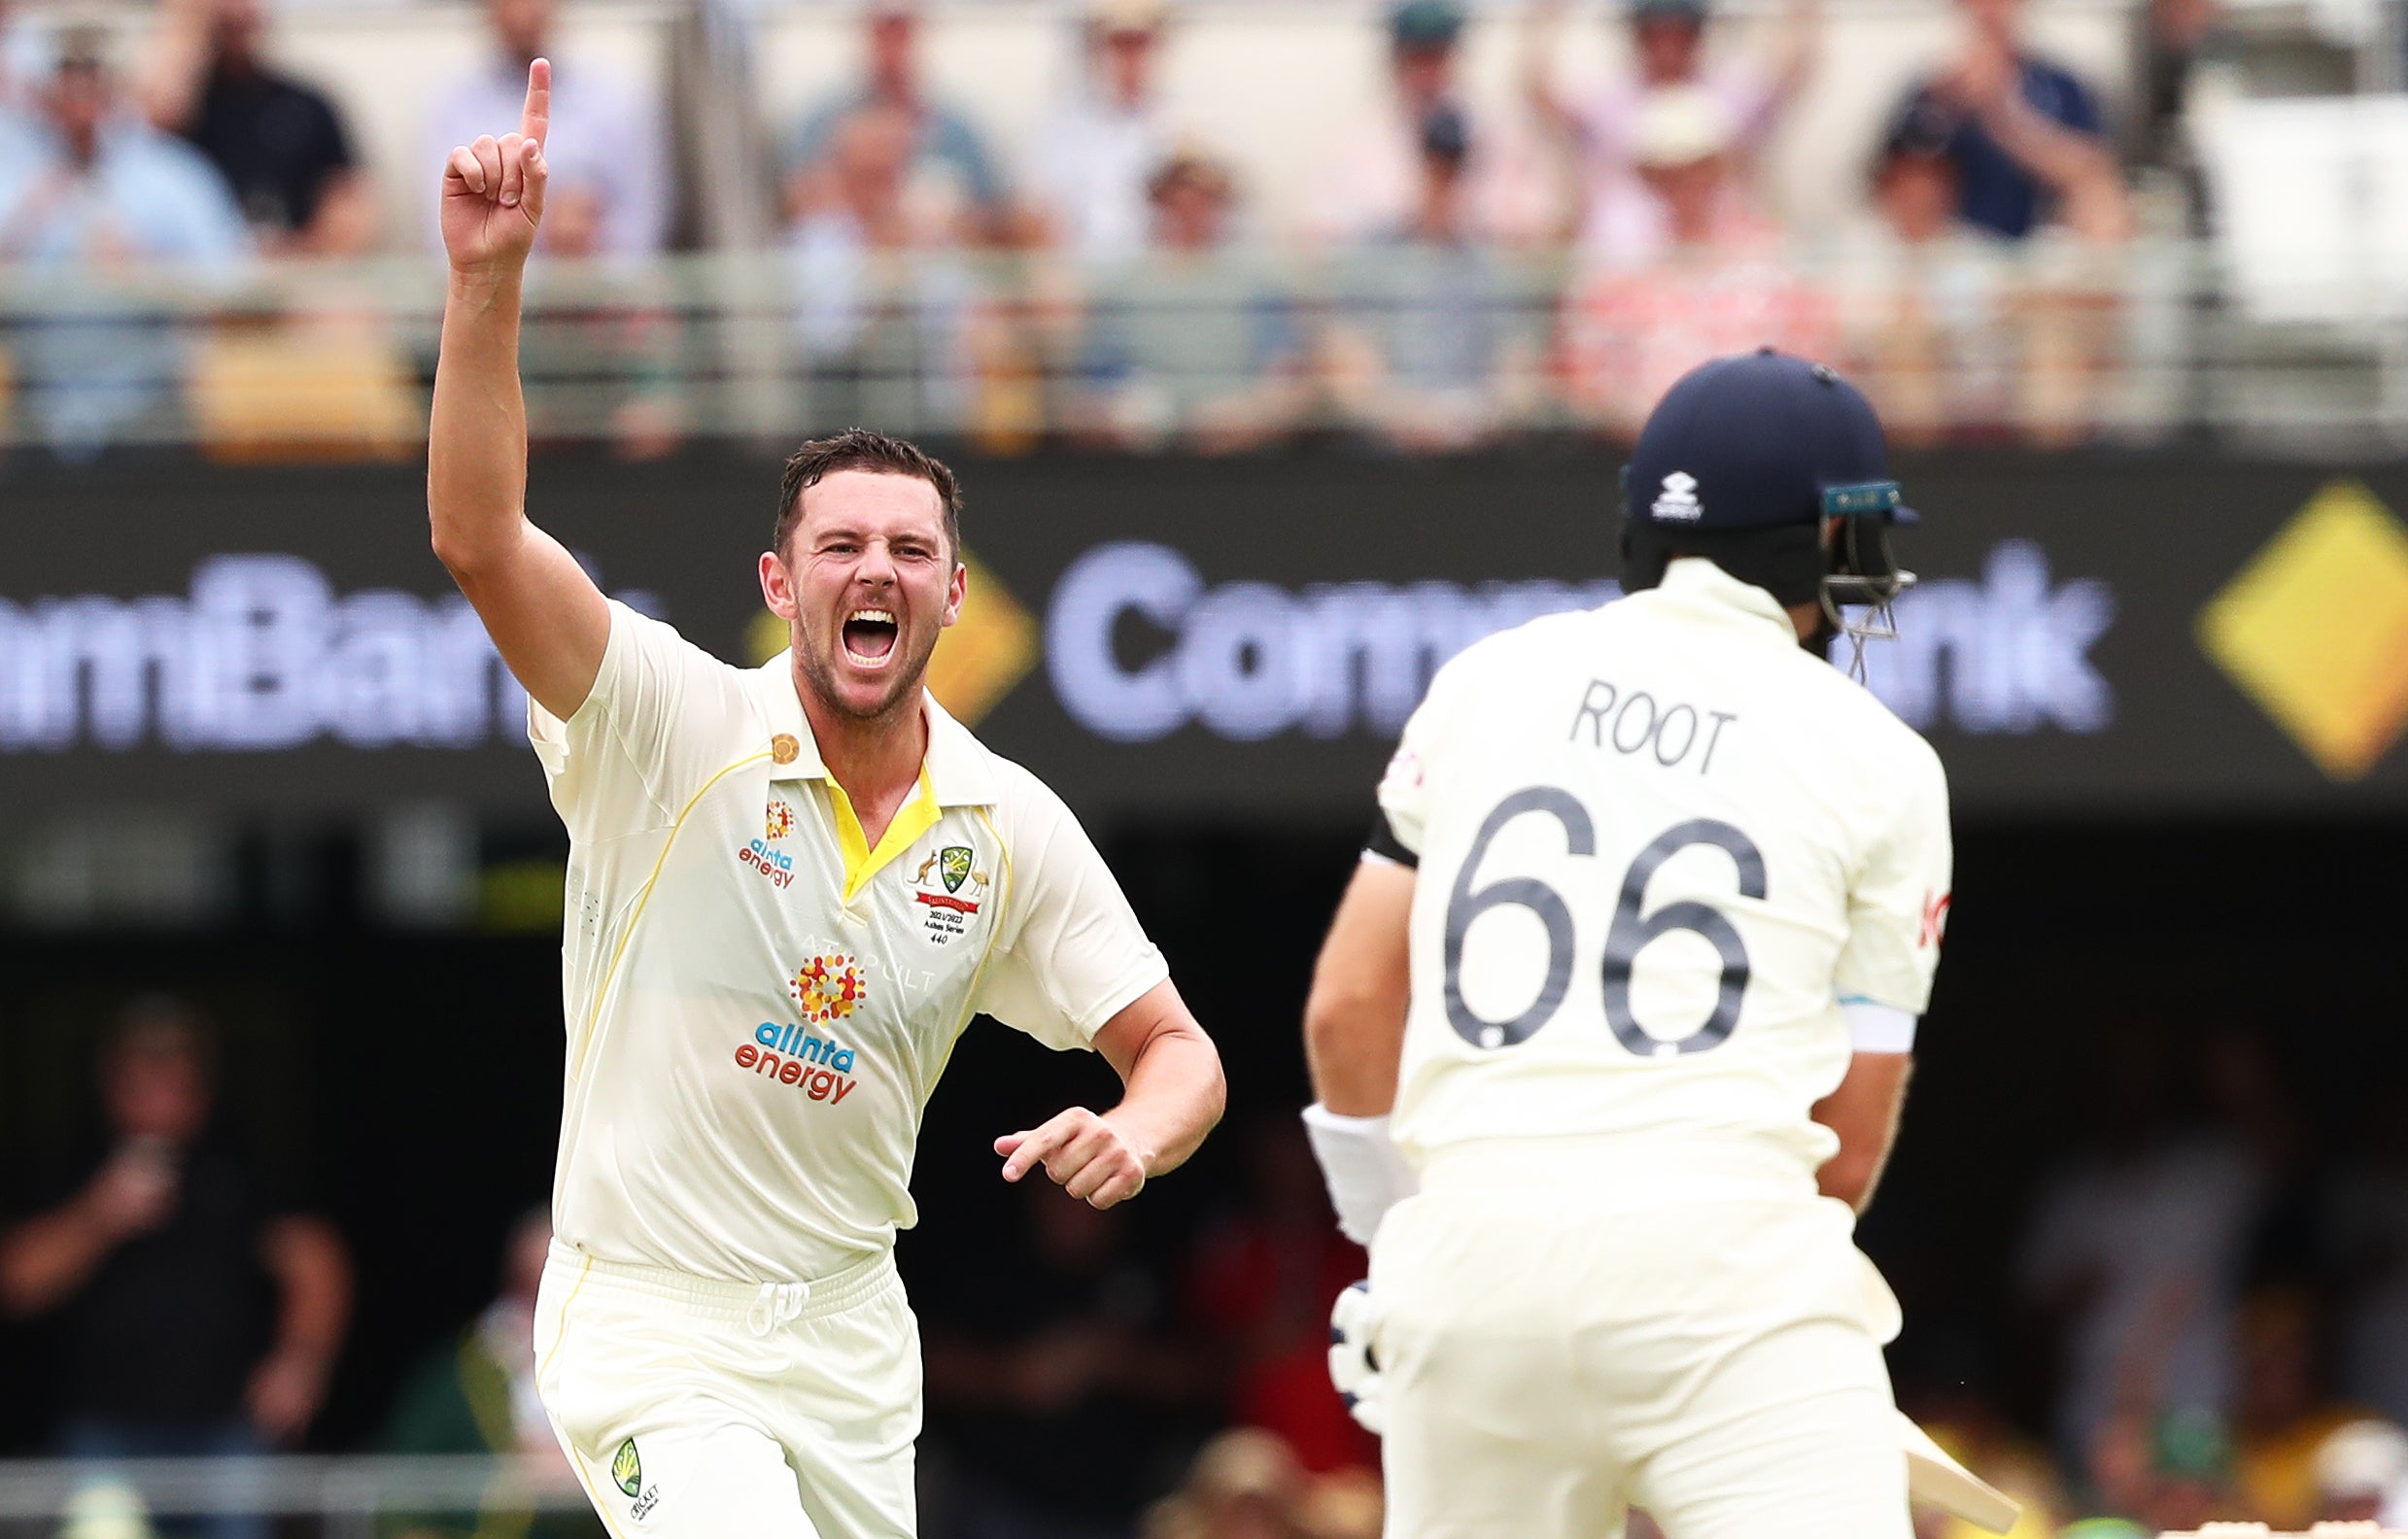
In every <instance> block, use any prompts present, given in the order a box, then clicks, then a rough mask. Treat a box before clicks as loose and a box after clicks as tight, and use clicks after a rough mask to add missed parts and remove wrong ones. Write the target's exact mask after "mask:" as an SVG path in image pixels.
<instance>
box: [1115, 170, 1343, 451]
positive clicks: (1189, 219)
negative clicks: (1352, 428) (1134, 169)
mask: <svg viewBox="0 0 2408 1539" xmlns="http://www.w3.org/2000/svg"><path fill="white" fill-rule="evenodd" d="M1148 194H1149V197H1150V198H1151V200H1152V205H1153V249H1152V252H1151V253H1150V254H1149V255H1148V256H1147V257H1146V258H1145V259H1143V260H1141V261H1138V262H1134V263H1132V264H1130V265H1128V266H1127V267H1124V268H1122V269H1120V270H1119V271H1118V272H1116V273H1112V274H1108V275H1106V277H1105V278H1104V279H1103V280H1102V281H1101V282H1100V283H1099V284H1098V286H1097V291H1096V295H1095V301H1094V308H1093V315H1092V317H1091V318H1090V320H1089V323H1088V327H1087V336H1086V341H1085V346H1084V359H1083V360H1082V365H1081V374H1082V376H1083V378H1084V381H1085V385H1086V392H1087V394H1086V398H1085V399H1084V402H1083V405H1082V409H1081V412H1080V415H1081V417H1082V418H1083V419H1084V428H1085V432H1086V435H1087V436H1089V437H1091V438H1095V439H1099V440H1101V441H1104V442H1106V443H1111V444H1117V445H1120V446H1124V447H1142V446H1154V445H1159V444H1162V443H1165V442H1169V441H1173V440H1177V441H1179V442H1182V443H1184V444H1185V445H1187V447H1189V448H1193V449H1197V450H1201V451H1203V452H1205V453H1207V454H1219V453H1229V452H1233V451H1238V450H1245V449H1254V448H1259V447H1261V446H1262V445H1265V444H1268V443H1270V442H1271V441H1272V440H1273V439H1275V438H1277V437H1279V436H1280V435H1281V434H1283V433H1285V432H1287V431H1288V430H1289V429H1290V428H1293V427H1294V426H1295V423H1296V420H1297V418H1298V416H1299V414H1300V413H1301V411H1302V409H1303V404H1304V382H1303V378H1302V365H1303V361H1304V347H1303V339H1302V336H1301V333H1300V332H1299V331H1298V328H1297V325H1296V321H1295V315H1294V306H1293V303H1292V301H1291V300H1290V297H1289V296H1288V294H1287V293H1286V292H1284V291H1283V290H1282V287H1281V286H1280V285H1279V283H1278V282H1277V281H1276V280H1275V278H1274V276H1273V274H1272V273H1270V272H1269V271H1268V270H1267V269H1266V268H1265V267H1264V266H1263V265H1262V264H1261V263H1260V262H1258V261H1257V260H1256V259H1255V258H1254V257H1253V256H1250V255H1248V254H1246V253H1243V252H1240V251H1238V250H1236V249H1235V248H1234V247H1233V245H1232V243H1231V241H1230V238H1229V220H1230V205H1231V203H1232V202H1233V200H1234V199H1235V197H1236V185H1235V183H1234V182H1233V181H1232V180H1231V178H1230V176H1229V172H1228V169H1227V167H1225V166H1223V165H1222V164H1221V162H1220V161H1218V160H1215V159H1212V158H1211V157H1209V156H1207V155H1204V154H1199V153H1197V152H1194V151H1183V152H1182V153H1180V154H1177V155H1174V156H1173V157H1172V158H1171V159H1170V160H1169V161H1168V162H1166V163H1165V164H1164V165H1163V166H1162V167H1161V168H1160V169H1158V170H1156V171H1155V172H1154V174H1153V178H1152V182H1151V184H1150V186H1149V189H1148Z"/></svg>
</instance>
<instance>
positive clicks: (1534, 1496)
mask: <svg viewBox="0 0 2408 1539" xmlns="http://www.w3.org/2000/svg"><path fill="white" fill-rule="evenodd" d="M1627 487H1628V492H1627V496H1628V506H1627V508H1626V512H1625V516H1624V520H1623V530H1622V557H1623V560H1622V580H1623V583H1624V586H1625V588H1626V589H1627V590H1628V591H1629V593H1630V597H1629V598H1626V599H1622V600H1620V601H1617V602H1614V603H1610V604H1607V605H1605V606H1604V607H1603V608H1601V609H1597V610H1592V611H1587V612H1581V613H1572V614H1562V615H1553V616H1549V617H1547V618H1544V619H1540V620H1536V621H1533V622H1531V623H1530V624H1528V625H1525V626H1522V627H1520V628H1518V629H1516V630H1512V631H1508V632H1505V633H1501V634H1498V635H1496V636H1493V637H1490V638H1489V639H1487V640H1484V641H1481V642H1479V643H1477V644H1475V645H1474V646H1472V647H1471V648H1470V649H1468V650H1467V651H1465V652H1463V653H1462V655H1460V656H1459V657H1457V658H1456V659H1455V660H1454V661H1452V662H1450V663H1449V664H1447V665H1446V666H1445V667H1443V668H1441V669H1440V670H1439V672H1438V674H1437V677H1436V678H1435V679H1434V680H1433V681H1432V682H1431V684H1430V688H1429V693H1428V697H1427V698H1426V699H1425V700H1424V701H1423V702H1422V705H1421V707H1420V708H1419V709H1418V710H1417V711H1416V712H1415V713H1414V715H1413V718H1412V719H1411V721H1409V722H1408V723H1407V724H1406V726H1405V730H1404V735H1403V740H1402V741H1401V742H1400V743H1399V745H1398V747H1397V749H1396V753H1395V756H1394V758H1393V760H1391V762H1390V764H1389V768H1388V771H1387V774H1386V776H1385V777H1384V778H1383V779H1382V781H1381V783H1380V788H1379V813H1378V816H1377V818H1376V819H1375V820H1374V823H1373V827H1372V830H1371V835H1370V838H1369V840H1368V842H1367V846H1366V848H1365V850H1364V854H1363V860H1362V864H1361V865H1360V867H1359V869H1358V871H1357V872H1356V875H1355V879H1354V881H1353V883H1352V885H1351V886H1350V887H1349V889H1348V891H1347V894H1346V897H1345V899H1344V900H1343V902H1342V903H1341V905H1340V906H1339V909H1338V913H1337V917H1336V919H1335V921H1334V922H1333V924H1332V926H1331V928H1330V933H1329V937H1328V940H1327V941H1326V943H1325V944H1324V949H1323V952H1322V956H1321V961H1320V964H1319V967H1318V969H1317V971H1316V974H1315V977H1314V983H1313V991H1312V998H1311V1003H1310V1005H1309V1006H1308V1008H1307V1011H1306V1018H1305V1043H1306V1048H1307V1054H1308V1057H1309V1059H1310V1063H1311V1068H1312V1074H1313V1082H1314V1087H1315V1089H1316V1091H1317V1092H1318V1093H1319V1095H1320V1102H1319V1104H1318V1105H1316V1106H1315V1107H1313V1108H1312V1109H1311V1110H1309V1111H1307V1112H1306V1113H1305V1117H1306V1123H1307V1126H1308V1128H1309V1129H1310V1131H1311V1133H1312V1135H1313V1139H1314V1144H1315V1148H1316V1151H1317V1152H1318V1153H1319V1154H1320V1155H1321V1157H1322V1164H1323V1169H1324V1173H1325V1175H1326V1176H1327V1177H1328V1180H1329V1184H1330V1190H1331V1194H1332V1197H1333V1198H1334V1200H1335V1203H1336V1207H1337V1210H1338V1213H1339V1215H1340V1221H1341V1223H1342V1224H1344V1225H1345V1227H1346V1228H1347V1231H1348V1232H1349V1233H1350V1234H1352V1235H1354V1236H1355V1237H1356V1238H1358V1239H1359V1240H1362V1241H1364V1242H1367V1243H1369V1244H1370V1246H1371V1281H1370V1287H1369V1292H1368V1295H1367V1298H1368V1306H1367V1311H1368V1315H1369V1319H1368V1320H1367V1321H1366V1320H1361V1319H1354V1320H1348V1321H1345V1322H1343V1323H1344V1324H1345V1327H1346V1328H1345V1329H1344V1330H1342V1332H1341V1335H1342V1337H1343V1338H1344V1341H1343V1343H1342V1345H1353V1344H1356V1343H1358V1341H1359V1343H1360V1345H1361V1346H1363V1347H1365V1348H1367V1350H1368V1351H1369V1352H1370V1353H1371V1355H1372V1356H1373V1357H1374V1358H1376V1362H1377V1365H1378V1394H1379V1397H1380V1401H1381V1403H1382V1405H1383V1408H1384V1420H1385V1427H1386V1444H1385V1449H1384V1459H1385V1464H1386V1468H1387V1480H1388V1492H1389V1502H1390V1506H1389V1520H1388V1524H1389V1525H1388V1533H1389V1536H1390V1539H1423V1536H1432V1539H1434V1536H1440V1535H1443V1536H1445V1539H1554V1536H1562V1539H1574V1536H1581V1539H1587V1536H1593V1535H1597V1534H1605V1533H1613V1532H1616V1531H1617V1530H1618V1529H1619V1527H1620V1525H1621V1523H1622V1521H1623V1515H1624V1512H1625V1509H1626V1508H1627V1507H1631V1506H1636V1507H1640V1508H1644V1509H1645V1510H1646V1511H1647V1512H1649V1513H1650V1514H1652V1515H1653V1516H1654V1518H1655V1519H1656V1521H1657V1522H1658V1523H1660V1524H1661V1525H1662V1527H1663V1529H1664V1531H1665V1533H1666V1534H1667V1535H1668V1536H1669V1539H1741V1536H1746V1539H1755V1536H1759V1535H1765V1534H1780V1535H1782V1536H1784V1539H1908V1534H1909V1522H1908V1515H1907V1478H1908V1477H1907V1459H1906V1455H1905V1454H1904V1453H1902V1450H1901V1442H1900V1426H1899V1422H1898V1419H1897V1415H1896V1412H1895V1410H1894V1408H1893V1406H1892V1404H1891V1395H1890V1386H1889V1380H1888V1376H1887V1373H1886V1371H1885V1369H1884V1367H1883V1365H1882V1359H1881V1341H1882V1340H1883V1339H1884V1338H1885V1337H1886V1335H1887V1334H1888V1333H1889V1332H1890V1331H1892V1330H1893V1329H1894V1328H1895V1325H1896V1307H1895V1304H1894V1302H1893V1301H1891V1300H1890V1299H1888V1297H1887V1294H1886V1290H1885V1289H1883V1288H1882V1287H1880V1285H1879V1284H1878V1281H1877V1278H1875V1277H1874V1276H1873V1275H1872V1273H1871V1269H1870V1266H1869V1264H1868V1263H1867V1262H1866V1261H1865V1260H1864V1259H1863V1257H1862V1256H1861V1255H1859V1254H1858V1252H1857V1250H1856V1248H1855V1246H1854V1244H1853V1240H1852V1232H1853V1226H1854V1221H1855V1214H1856V1211H1857V1210H1859V1209H1861V1208H1862V1207H1863V1206H1864V1205H1865V1203H1866V1202H1867V1201H1868V1200H1870V1198H1871V1197H1872V1195H1873V1190H1874V1187H1875V1182H1876V1180H1878V1178H1879V1175H1880V1172H1881V1167H1882V1164H1883V1161H1884V1160H1885V1159H1886V1157H1887V1155H1888V1152H1889V1147H1890V1143H1891V1139H1892V1137H1893V1134H1894V1131H1895V1128H1896V1125H1897V1118H1898V1112H1899V1108H1900V1105H1901V1102H1902V1099H1903V1096H1904V1091H1905V1086H1906V1081H1907V1075H1908V1070H1909V1064H1910V1062H1911V1059H1910V1057H1909V1052H1910V1049H1911V1047H1912V1045H1913V1040H1914V1031H1915V1024H1916V1017H1917V1015H1918V1014H1919V1013H1920V1012H1921V1011H1922V1009H1923V1008H1924V1006H1925V1004H1926V1003H1927V1001H1928V998H1929V993H1930V987H1931V978H1932V973H1933V970H1934V968H1935V966H1936V965H1937V963H1938V961H1939V946H1940V936H1941V930H1942V928H1943V925H1944V921H1945V919H1946V915H1947V910H1948V883H1949V841H1948V813H1947V791H1946V786H1945V784H1944V780H1943V777H1942V773H1941V768H1940V761H1939V758H1938V757H1937V756H1936V755H1935V754H1934V753H1933V752H1932V750H1931V748H1930V746H1929V745H1928V744H1926V743H1925V742H1924V741H1923V740H1922V739H1921V738H1920V737H1918V736H1916V735H1915V734H1914V733H1913V732H1912V731H1911V730H1909V728H1908V727H1907V726H1906V725H1905V724H1904V723H1902V722H1901V721H1899V720H1898V718H1897V717H1895V716H1893V715H1891V714H1890V712H1889V711H1888V710H1887V709H1886V708H1885V707H1884V706H1883V705H1882V704H1881V703H1880V702H1879V701H1876V700H1875V699H1874V698H1873V696H1872V695H1870V694H1869V693H1867V692H1866V691H1865V690H1863V689H1862V688H1860V687H1858V685H1857V684H1855V683H1854V682H1852V681H1851V680H1850V679H1849V678H1847V677H1846V676H1845V675H1843V674H1842V673H1841V672H1840V671H1839V670H1838V669H1836V668H1834V667H1830V666H1829V665H1828V664H1827V663H1826V662H1825V661H1824V660H1823V658H1822V657H1821V656H1820V655H1818V653H1817V651H1816V650H1815V645H1816V643H1819V642H1821V641H1822V640H1824V639H1825V638H1826V637H1828V636H1830V635H1831V634H1832V633H1833V631H1834V628H1835V627H1839V626H1841V625H1844V626H1845V627H1846V628H1847V629H1848V630H1849V631H1850V632H1851V633H1852V634H1854V635H1856V636H1858V637H1861V636H1862V635H1863V634H1866V633H1872V632H1873V630H1874V626H1873V624H1872V623H1871V622H1867V621H1864V620H1862V619H1861V618H1844V619H1843V617H1847V616H1851V615H1853V616H1859V617H1861V615H1862V610H1861V609H1858V610H1851V609H1849V608H1848V607H1846V606H1850V605H1867V604H1870V605H1874V606H1875V615H1876V616H1877V615H1878V613H1879V610H1880V608H1881V607H1883V606H1886V604H1887V602H1888V600H1889V599H1891V598H1893V597H1894V596H1895V595H1896V594H1897V593H1898V592H1899V591H1901V589H1902V588H1903V587H1904V585H1905V584H1906V583H1907V582H1908V581H1909V580H1910V579H1909V578H1908V577H1907V576H1906V574H1904V573H1902V572H1900V571H1899V570H1898V569H1897V567H1896V566H1895V564H1893V563H1892V562H1891V560H1890V558H1889V552H1888V546H1887V534H1888V530H1889V526H1890V525H1891V523H1892V522H1893V521H1894V520H1895V519H1896V518H1897V517H1898V516H1899V515H1900V513H1901V512H1902V511H1903V510H1902V509H1900V508H1899V506H1898V488H1897V484H1896V483H1895V482H1893V481H1892V480H1891V479H1890V476H1889V471H1888V467H1887V464H1886V456H1885V453H1884V450H1883V446H1882V441H1881V431H1880V427H1879V425H1878V423H1877V422H1876V421H1875V417H1874V413H1873V409H1872V407H1871V406H1869V405H1868V404H1866V402H1865V399H1864V397H1863V396H1862V395H1860V394H1859V393H1857V392H1856V391H1855V389H1854V388H1853V387H1851V386H1849V385H1847V384H1846V383H1845V382H1843V381H1841V380H1840V379H1839V378H1838V377H1837V376H1835V375H1834V374H1833V373H1832V372H1831V371H1830V370H1829V369H1826V368H1822V367H1819V366H1816V365H1813V364H1809V363H1806V362H1805V361H1804V360H1802V359H1793V358H1787V357H1783V356H1781V355H1778V354H1773V353H1770V352H1764V353H1756V354H1749V355H1742V356H1737V357H1731V358H1723V359H1715V360H1713V361H1711V362H1708V363H1706V364H1704V365H1703V366H1701V367H1700V368H1698V369H1696V370H1694V371H1693V372H1691V373H1690V374H1689V375H1687V376H1686V377H1685V378H1683V379H1682V380H1681V381H1680V382H1679V383H1678V384H1677V385H1675V386H1674V387H1673V388H1672V390H1671V391H1670V392H1669V393H1668V394H1667V395H1666V396H1665V398H1664V400H1663V401H1662V402H1661V403H1660V404H1659V405H1658V406H1657V408H1656V410H1655V413H1654V414H1653V416H1652V417H1651V418H1650V419H1649V421H1648V423H1647V426H1646V429H1645V431H1644V432H1642V433H1641V435H1640V437H1639V440H1638V444H1637V447H1636V450H1635V452H1634V456H1633V460H1632V464H1631V467H1630V470H1629V472H1628V478H1627ZM1802 643H1805V644H1804V645H1803V646H1802ZM1417 1185H1418V1187H1419V1190H1418V1192H1415V1187H1416V1186H1417ZM1405 1194H1411V1195H1405ZM1400 1196H1401V1197H1402V1200H1401V1201H1399V1200H1398V1199H1399V1197H1400ZM1392 1210H1393V1211H1392ZM1350 1377H1351V1376H1350Z"/></svg>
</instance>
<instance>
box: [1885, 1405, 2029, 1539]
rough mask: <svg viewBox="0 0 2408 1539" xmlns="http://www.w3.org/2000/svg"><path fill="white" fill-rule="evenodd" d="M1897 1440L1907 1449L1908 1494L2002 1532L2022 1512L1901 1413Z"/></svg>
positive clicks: (2013, 1500)
mask: <svg viewBox="0 0 2408 1539" xmlns="http://www.w3.org/2000/svg"><path fill="white" fill-rule="evenodd" d="M1898 1441H1899V1444H1900V1446H1901V1447H1903V1448H1904V1449H1905V1450H1906V1451H1907V1494H1909V1496H1912V1497H1914V1498H1915V1499H1917V1500H1919V1501H1926V1502H1929V1503H1931V1504H1932V1505H1933V1506H1935V1507H1937V1508H1939V1509H1940V1510H1941V1511H1942V1512H1944V1513H1948V1514H1950V1515H1951V1516H1954V1517H1958V1518H1962V1519H1964V1520H1965V1521H1966V1522H1969V1523H1972V1524H1973V1525H1974V1526H1975V1527H1977V1528H1986V1529H1988V1530H1989V1531H1990V1532H1992V1533H1994V1534H2003V1533H2005V1532H2006V1531H2007V1530H2008V1529H2010V1528H2012V1527H2013V1526H2014V1525H2015V1520H2016V1519H2017V1518H2020V1517H2022V1516H2023V1506H2022V1504H2021V1503H2019V1502H2017V1501H2016V1500H2015V1499H2014V1498H2013V1497H2012V1496H2010V1495H2008V1494H2007V1493H2006V1492H2005V1491H2002V1490H2000V1489H1999V1488H1997V1487H1995V1486H1992V1485H1990V1484H1989V1483H1988V1482H1987V1481H1984V1480H1983V1479H1982V1478H1981V1477H1980V1476H1978V1475H1976V1474H1975V1473H1974V1472H1973V1471H1971V1470H1969V1469H1967V1468H1966V1467H1965V1466H1964V1465H1962V1464H1959V1463H1958V1462H1957V1461H1956V1460H1954V1459H1952V1458H1950V1457H1949V1456H1948V1453H1947V1451H1946V1450H1945V1449H1943V1448H1942V1447H1941V1446H1940V1445H1939V1444H1937V1443H1935V1442H1933V1441H1932V1440H1931V1435H1930V1434H1929V1433H1927V1432H1925V1431H1924V1430H1923V1429H1922V1428H1921V1427H1919V1426H1916V1425H1915V1424H1914V1423H1913V1422H1912V1421H1910V1420H1909V1419H1907V1414H1906V1413H1905V1412H1903V1411H1902V1412H1900V1413H1899V1414H1898Z"/></svg>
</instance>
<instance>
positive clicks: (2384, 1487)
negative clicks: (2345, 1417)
mask: <svg viewBox="0 0 2408 1539" xmlns="http://www.w3.org/2000/svg"><path fill="white" fill-rule="evenodd" d="M2315 1476H2316V1496H2317V1502H2316V1521H2317V1522H2380V1523H2382V1524H2383V1525H2384V1526H2385V1527H2386V1528H2397V1527H2399V1526H2400V1524H2401V1523H2402V1522H2408V1432H2403V1431H2401V1430H2400V1429H2399V1428H2398V1427H2396V1426H2394V1425H2392V1424H2391V1422H2389V1421H2386V1420H2383V1419H2381V1418H2379V1417H2370V1418H2367V1419H2364V1420H2359V1421H2350V1422H2346V1423H2344V1424H2343V1425H2341V1426H2337V1427H2335V1428H2333V1430H2332V1431H2331V1432H2330V1433H2329V1434H2328V1435H2327V1436H2326V1437H2325V1439H2324V1441H2323V1442H2322V1443H2321V1444H2319V1445H2318V1446H2317V1450H2316V1462H2315Z"/></svg>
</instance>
